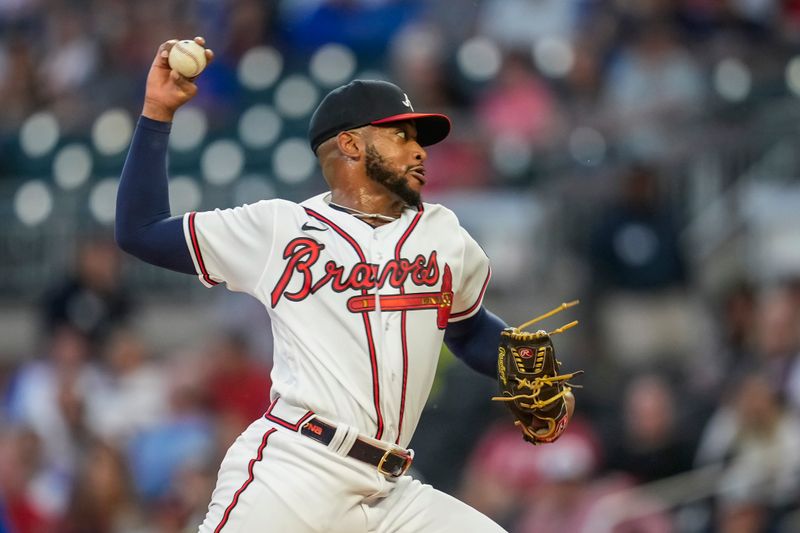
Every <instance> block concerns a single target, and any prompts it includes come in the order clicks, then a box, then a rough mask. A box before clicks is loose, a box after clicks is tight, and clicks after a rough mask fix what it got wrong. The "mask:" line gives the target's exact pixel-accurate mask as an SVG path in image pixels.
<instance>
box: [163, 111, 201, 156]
mask: <svg viewBox="0 0 800 533" xmlns="http://www.w3.org/2000/svg"><path fill="white" fill-rule="evenodd" d="M207 133H208V118H207V117H206V114H205V112H204V111H203V110H202V109H200V108H198V107H194V106H185V107H181V108H180V109H178V112H177V113H175V118H174V119H173V121H172V131H171V132H170V136H169V147H170V148H171V149H173V150H176V151H179V152H187V151H190V150H194V149H196V148H197V147H199V146H200V143H202V142H203V140H204V139H205V137H206V134H207Z"/></svg>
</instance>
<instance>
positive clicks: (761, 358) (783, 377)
mask: <svg viewBox="0 0 800 533" xmlns="http://www.w3.org/2000/svg"><path fill="white" fill-rule="evenodd" d="M755 337H756V347H755V350H756V355H757V357H758V360H757V361H755V362H756V363H758V364H761V365H764V367H765V368H766V371H767V372H768V373H769V376H770V378H771V382H772V385H773V387H774V388H775V389H776V390H777V391H778V392H779V393H780V394H781V395H782V397H783V399H785V400H786V401H787V402H788V403H789V405H790V406H791V407H792V408H794V409H800V308H798V306H797V302H796V300H795V298H794V294H793V293H792V291H791V290H790V289H789V288H788V287H785V286H778V287H773V288H769V289H767V290H765V291H764V292H763V294H761V295H760V297H759V299H758V304H757V314H756V319H755Z"/></svg>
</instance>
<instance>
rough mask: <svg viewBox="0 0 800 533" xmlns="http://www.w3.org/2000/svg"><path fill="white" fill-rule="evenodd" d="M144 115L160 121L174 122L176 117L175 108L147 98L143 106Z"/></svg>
mask: <svg viewBox="0 0 800 533" xmlns="http://www.w3.org/2000/svg"><path fill="white" fill-rule="evenodd" d="M142 116H143V117H147V118H149V119H151V120H157V121H159V122H172V119H173V118H174V117H175V110H174V109H169V108H168V107H166V106H165V105H163V104H159V103H157V102H151V101H148V100H147V99H145V102H144V106H143V107H142Z"/></svg>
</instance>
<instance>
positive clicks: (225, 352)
mask: <svg viewBox="0 0 800 533" xmlns="http://www.w3.org/2000/svg"><path fill="white" fill-rule="evenodd" d="M209 358H210V361H209V371H208V374H207V377H206V380H207V382H206V383H205V384H204V388H205V389H206V390H207V391H208V397H209V407H210V410H211V412H212V413H214V414H215V415H216V416H217V417H218V420H217V423H218V424H219V425H220V426H222V427H221V429H222V431H223V433H225V434H226V435H227V437H226V438H225V440H227V441H228V442H227V444H226V447H227V446H230V444H231V443H232V442H233V439H234V438H235V437H237V436H238V435H239V434H240V433H241V432H242V431H244V429H245V428H246V427H247V426H249V425H250V423H251V422H253V421H254V420H256V419H257V418H259V417H261V416H263V414H264V411H265V410H266V406H268V405H269V390H270V387H271V386H272V381H271V380H270V376H269V373H270V368H269V367H268V366H266V365H264V364H262V363H260V362H259V361H257V360H256V356H255V355H254V354H252V353H251V352H250V351H249V347H248V345H247V343H246V342H245V341H244V339H243V338H241V337H239V336H237V335H234V334H227V335H222V336H220V338H219V339H218V340H216V341H215V342H214V344H213V346H212V347H211V349H210V350H209Z"/></svg>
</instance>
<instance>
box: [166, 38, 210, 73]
mask: <svg viewBox="0 0 800 533" xmlns="http://www.w3.org/2000/svg"><path fill="white" fill-rule="evenodd" d="M168 60H169V66H170V68H171V69H172V70H174V71H177V72H178V74H180V75H181V76H183V77H184V78H194V77H196V76H198V75H199V74H200V73H201V72H203V69H204V68H206V49H205V48H203V47H202V46H200V45H199V44H197V43H196V42H194V41H189V40H185V41H178V42H177V43H175V44H174V45H173V46H172V49H171V50H170V51H169V58H168Z"/></svg>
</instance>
